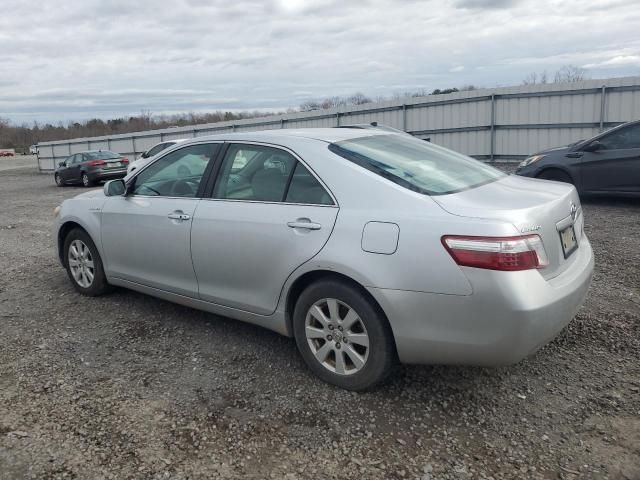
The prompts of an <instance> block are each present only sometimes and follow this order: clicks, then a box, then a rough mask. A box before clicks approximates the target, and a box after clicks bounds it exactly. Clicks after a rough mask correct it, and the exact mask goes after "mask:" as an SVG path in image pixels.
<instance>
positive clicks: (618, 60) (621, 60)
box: [582, 55, 640, 68]
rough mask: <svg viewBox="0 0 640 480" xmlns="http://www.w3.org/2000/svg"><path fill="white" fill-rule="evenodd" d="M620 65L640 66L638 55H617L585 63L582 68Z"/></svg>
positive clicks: (639, 56)
mask: <svg viewBox="0 0 640 480" xmlns="http://www.w3.org/2000/svg"><path fill="white" fill-rule="evenodd" d="M620 66H634V67H640V55H617V56H615V57H613V58H610V59H609V60H605V61H603V62H598V63H587V64H586V65H583V66H582V68H615V67H620Z"/></svg>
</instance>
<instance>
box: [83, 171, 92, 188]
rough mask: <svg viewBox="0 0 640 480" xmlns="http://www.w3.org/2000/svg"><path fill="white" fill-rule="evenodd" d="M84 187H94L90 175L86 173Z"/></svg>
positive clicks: (84, 173)
mask: <svg viewBox="0 0 640 480" xmlns="http://www.w3.org/2000/svg"><path fill="white" fill-rule="evenodd" d="M82 185H84V186H85V187H92V186H93V182H92V181H91V179H90V178H89V175H87V174H86V172H83V173H82Z"/></svg>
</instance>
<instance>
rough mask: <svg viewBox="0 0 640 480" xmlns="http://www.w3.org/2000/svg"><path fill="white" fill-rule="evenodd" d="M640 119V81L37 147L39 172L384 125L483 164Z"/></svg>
mask: <svg viewBox="0 0 640 480" xmlns="http://www.w3.org/2000/svg"><path fill="white" fill-rule="evenodd" d="M639 118H640V77H626V78H612V79H603V80H587V81H583V82H578V83H571V84H545V85H528V86H517V87H505V88H495V89H483V90H473V91H468V92H457V93H452V94H448V95H431V96H428V97H417V98H404V99H401V100H394V101H389V102H382V103H375V104H371V103H369V104H366V105H360V106H348V107H341V108H336V109H332V110H322V111H312V112H301V113H292V114H286V115H277V116H270V117H262V118H255V119H248V120H236V121H231V122H220V123H210V124H202V125H193V126H189V127H179V128H169V129H163V130H149V131H144V132H137V133H133V134H131V133H129V134H123V135H110V136H103V137H92V138H77V139H73V140H61V141H56V142H43V143H40V144H38V151H39V156H38V165H39V168H40V170H43V171H48V170H53V169H54V168H55V165H56V163H57V162H59V161H61V160H62V159H64V158H66V157H68V156H69V155H71V154H73V153H77V152H81V151H84V150H97V149H103V150H105V149H106V150H113V151H115V152H117V153H120V154H122V155H123V156H126V157H128V158H129V159H130V160H132V159H134V158H135V157H136V156H137V155H138V154H140V153H142V152H144V151H146V150H147V149H149V148H150V147H151V146H153V145H155V144H156V143H159V142H162V141H166V140H170V139H177V138H185V137H199V136H203V135H211V134H216V133H224V132H230V131H238V132H241V131H251V130H267V129H275V128H305V127H335V126H340V125H347V124H353V123H370V122H373V121H377V122H378V123H381V124H385V125H389V126H391V127H394V128H398V129H401V130H404V131H406V132H409V133H411V134H413V135H415V136H417V137H420V138H429V139H430V140H431V141H432V142H434V143H436V144H439V145H443V146H445V147H448V148H451V149H453V150H457V151H459V152H462V153H466V154H467V155H471V156H473V157H476V158H479V159H483V160H518V159H520V158H523V157H525V156H527V155H529V154H531V153H534V152H537V151H539V150H542V149H544V148H549V147H553V146H560V145H566V144H569V143H571V142H574V141H576V140H579V139H582V138H588V137H591V136H593V135H595V134H596V133H598V132H599V131H602V130H603V129H606V128H609V127H612V126H615V125H618V124H620V123H623V122H626V121H629V120H637V119H639Z"/></svg>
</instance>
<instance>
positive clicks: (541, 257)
mask: <svg viewBox="0 0 640 480" xmlns="http://www.w3.org/2000/svg"><path fill="white" fill-rule="evenodd" d="M442 244H443V245H444V248H446V249H447V251H448V252H449V254H450V255H451V256H452V257H453V259H454V260H455V261H456V263H457V264H458V265H461V266H465V267H475V268H485V269H489V270H503V271H518V270H531V269H536V268H544V267H546V266H547V265H549V259H548V258H547V252H546V251H545V249H544V245H543V244H542V239H541V238H540V235H524V236H520V237H467V236H459V235H445V236H444V237H442Z"/></svg>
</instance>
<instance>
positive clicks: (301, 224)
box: [287, 219, 322, 230]
mask: <svg viewBox="0 0 640 480" xmlns="http://www.w3.org/2000/svg"><path fill="white" fill-rule="evenodd" d="M287 227H289V228H305V229H307V230H320V229H321V228H322V225H320V224H319V223H314V222H312V221H310V220H306V221H305V220H302V219H299V220H296V221H295V222H288V223H287Z"/></svg>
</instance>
